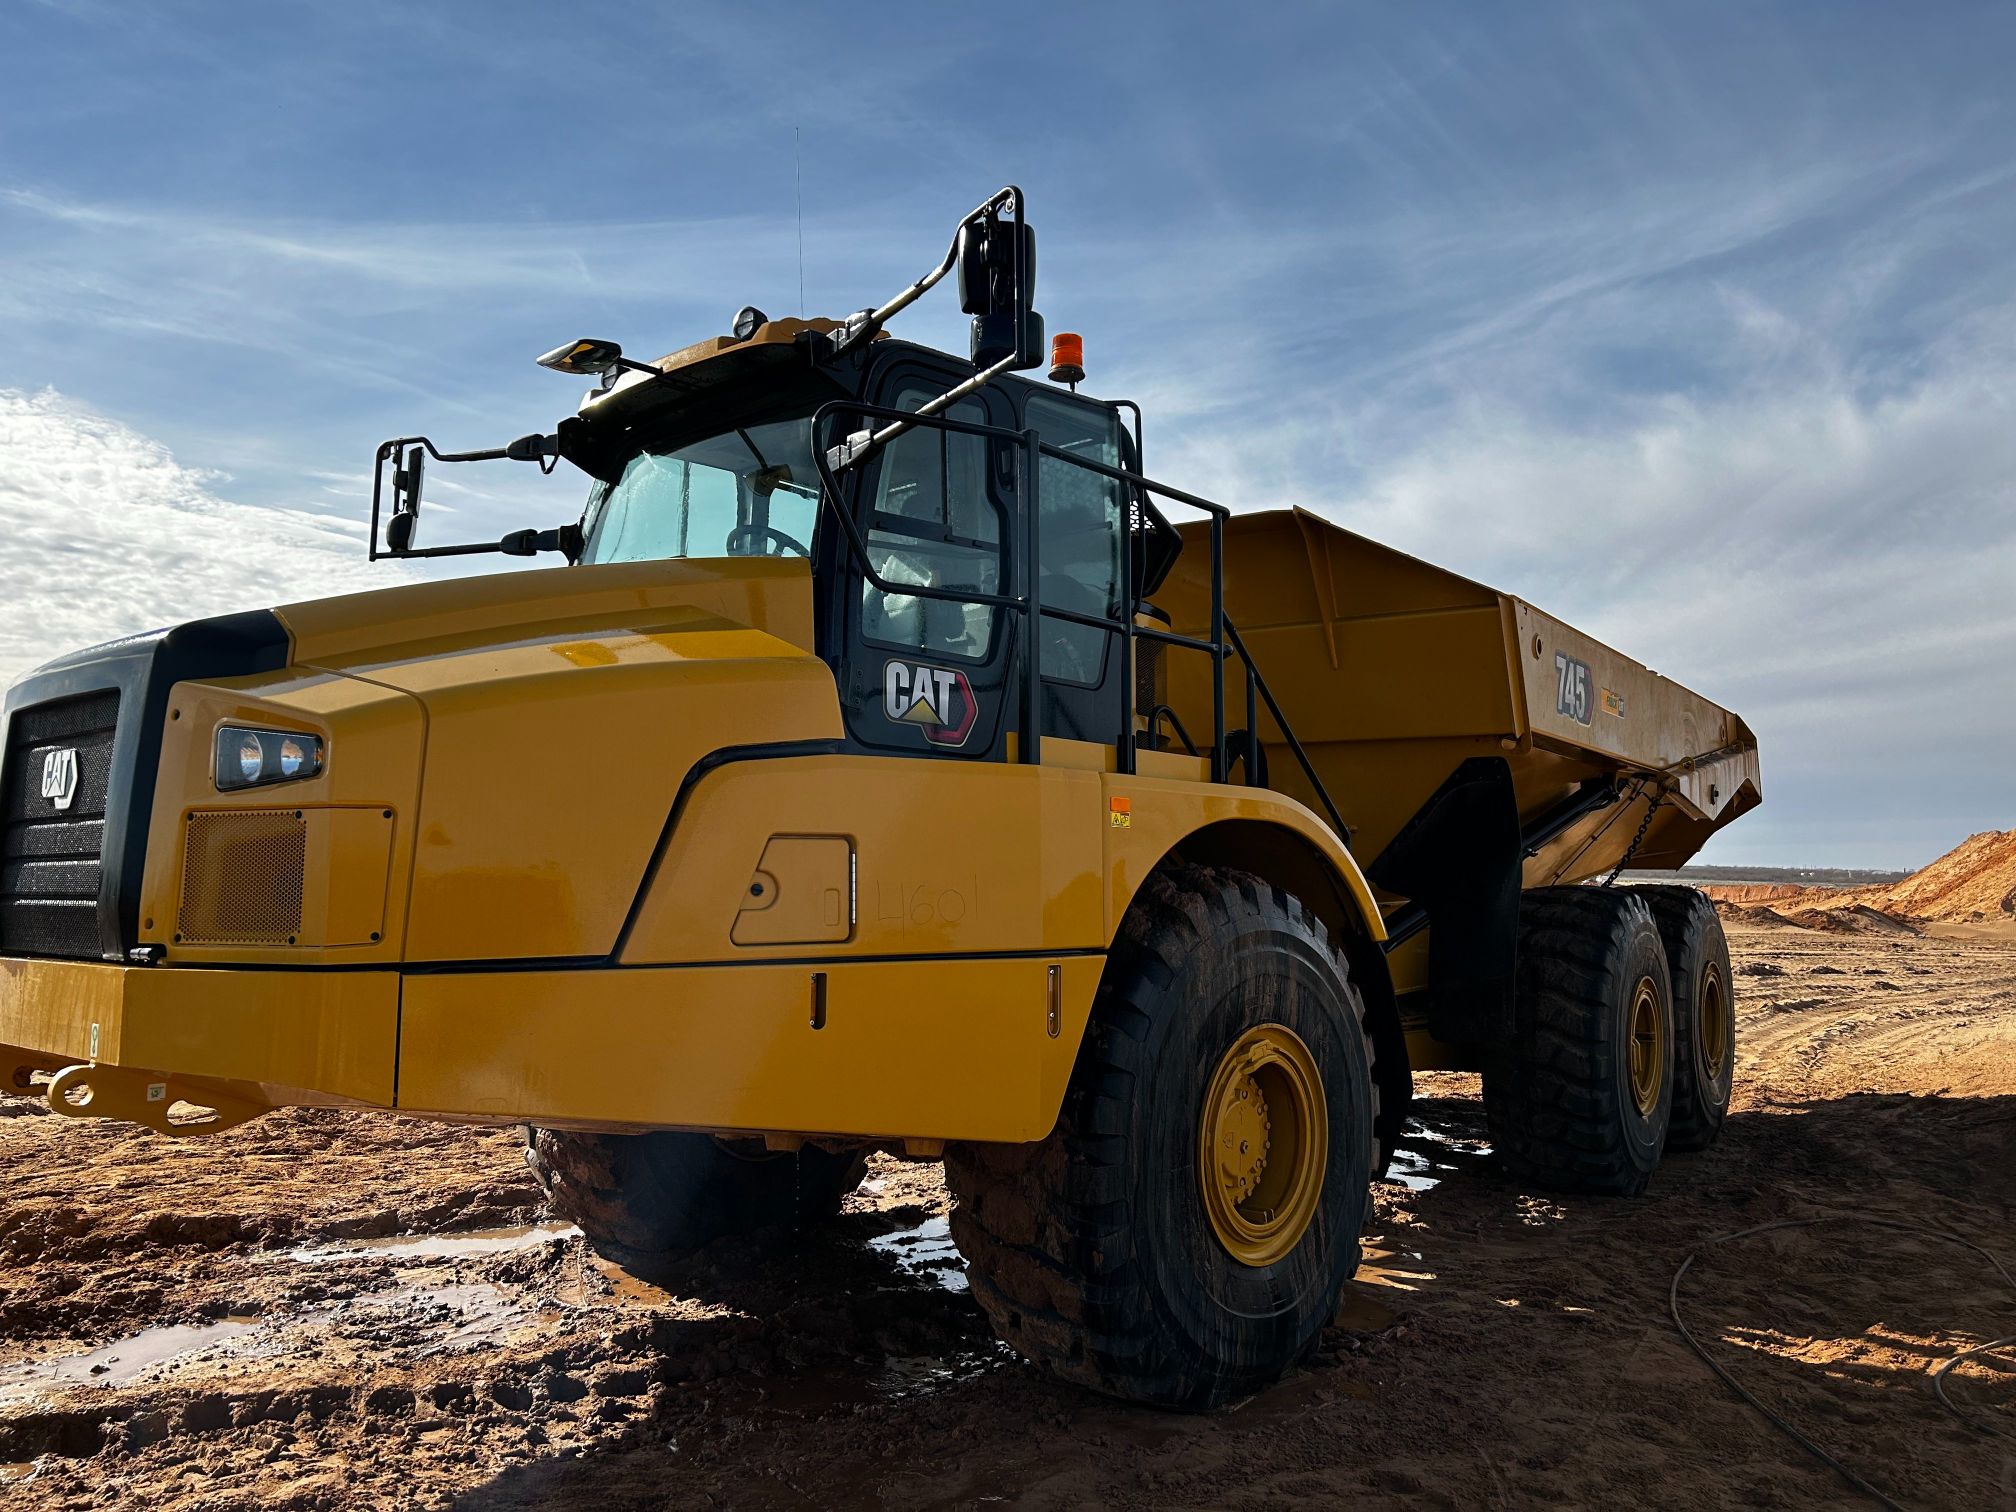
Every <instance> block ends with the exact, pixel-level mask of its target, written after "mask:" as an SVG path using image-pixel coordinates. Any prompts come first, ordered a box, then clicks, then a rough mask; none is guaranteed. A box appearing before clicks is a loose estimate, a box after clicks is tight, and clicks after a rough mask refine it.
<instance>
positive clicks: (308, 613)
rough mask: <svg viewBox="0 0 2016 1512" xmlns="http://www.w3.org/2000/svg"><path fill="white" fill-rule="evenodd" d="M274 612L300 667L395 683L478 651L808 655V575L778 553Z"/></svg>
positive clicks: (803, 566)
mask: <svg viewBox="0 0 2016 1512" xmlns="http://www.w3.org/2000/svg"><path fill="white" fill-rule="evenodd" d="M274 612H275V614H276V615H277V616H278V617H279V620H280V622H281V623H282V624H283V625H284V626H285V627H286V629H287V633H288V635H289V636H290V637H291V639H292V642H293V653H292V660H293V662H294V664H295V665H297V666H307V667H319V668H326V669H328V670H331V671H339V670H340V671H345V672H350V673H354V674H359V675H369V676H371V677H373V679H374V680H378V681H385V682H389V683H391V684H392V685H394V686H403V685H404V680H403V679H402V678H401V677H400V676H399V675H398V674H397V671H396V669H397V668H399V667H401V666H407V665H411V664H415V663H421V662H429V663H433V662H440V661H442V660H444V659H445V660H448V661H464V660H466V659H467V658H469V657H470V656H471V655H472V654H478V661H479V662H481V661H483V660H484V659H483V658H482V657H481V656H480V653H482V652H485V651H494V652H497V653H500V654H502V653H506V652H509V651H512V650H514V649H517V648H531V647H536V646H545V647H550V648H552V649H553V650H554V651H555V652H557V653H558V654H560V655H561V656H563V657H564V656H565V655H566V654H567V653H566V647H567V646H568V645H569V644H572V643H579V648H580V649H579V654H580V655H583V656H586V657H589V658H593V659H596V660H597V661H598V663H606V662H608V661H610V660H613V659H614V658H615V657H617V656H619V655H621V654H623V649H624V648H625V647H628V648H630V649H632V650H634V651H636V652H638V653H640V654H644V655H647V656H648V655H651V654H652V652H653V649H654V648H655V651H656V652H657V653H659V654H670V655H673V656H675V657H677V658H678V659H682V660H683V659H691V658H695V657H698V658H709V659H711V658H744V657H751V656H756V657H770V656H785V657H789V656H794V655H795V656H803V657H809V656H811V655H812V575H811V570H810V567H809V565H808V564H807V563H805V562H803V561H798V560H793V559H783V560H780V559H777V558H771V557H730V558H721V559H716V560H707V561H663V562H623V563H613V564H610V565H606V566H596V567H566V568H552V569H546V570H534V571H524V572H507V573H496V574H492V575H487V576H482V577H469V578H456V579H451V580H449V581H446V582H434V583H412V584H407V585H404V586H401V587H397V588H384V589H379V590H377V591H374V592H370V593H352V594H345V595H343V596H341V597H339V598H326V599H311V600H308V601H306V602H303V603H298V604H286V605H283V606H281V607H280V608H279V609H277V610H275V611H274ZM640 642H641V644H638V643H640ZM591 645H593V646H595V647H598V648H599V649H598V650H589V649H588V647H589V646H591ZM492 670H494V664H492ZM427 680H428V681H433V680H434V679H433V678H432V677H429V678H428V679H427Z"/></svg>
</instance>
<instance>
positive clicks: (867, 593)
mask: <svg viewBox="0 0 2016 1512" xmlns="http://www.w3.org/2000/svg"><path fill="white" fill-rule="evenodd" d="M937 393H938V390H937V389H936V388H933V387H931V386H930V385H928V384H926V383H924V382H922V381H921V380H920V381H918V382H916V383H908V384H905V385H904V386H903V387H902V388H901V389H900V390H898V392H897V395H896V399H895V405H894V407H895V408H897V409H906V410H914V409H916V408H918V407H919V406H920V405H922V404H923V403H924V402H925V401H926V400H927V399H931V398H934V397H936V395H937ZM946 414H947V417H948V418H950V419H953V420H965V421H968V422H970V423H972V424H975V425H985V424H986V423H987V408H986V406H985V405H984V404H982V403H980V402H979V401H977V400H972V399H968V400H962V401H961V402H960V403H958V404H955V405H953V406H952V408H951V409H949V410H948V411H946ZM987 446H988V442H987V439H986V438H985V437H984V436H967V435H958V434H955V433H953V432H950V431H943V430H938V429H935V428H933V427H929V426H920V427H919V428H918V429H916V430H913V431H909V432H906V433H905V434H904V435H901V436H899V437H897V438H896V440H895V441H893V442H891V443H890V444H889V445H888V446H887V447H886V448H884V450H883V453H882V464H881V468H880V471H879V473H878V474H877V479H876V485H875V499H874V514H873V515H872V516H871V518H870V519H869V521H868V560H869V562H870V563H871V564H872V565H873V566H874V568H875V571H876V572H877V573H879V574H880V575H881V576H882V577H883V578H884V579H886V580H887V581H889V582H892V583H916V584H919V585H922V586H925V587H931V588H940V589H950V590H958V589H972V590H976V591H978V592H981V593H999V592H1001V586H1000V583H1001V520H1000V516H999V514H998V512H997V511H996V508H995V505H994V501H993V499H992V497H991V496H990V495H989V493H988V489H987ZM994 622H995V615H994V611H993V610H992V609H990V608H988V607H987V606H986V605H984V604H951V603H945V602H943V601H942V600H938V599H927V598H918V597H915V596H914V595H911V594H907V593H885V592H883V591H882V590H881V589H880V588H877V587H876V586H875V585H874V584H873V583H869V582H863V583H862V585H861V633H862V635H863V636H864V637H865V638H866V639H868V640H872V641H879V642H881V643H882V644H884V645H890V646H902V647H906V648H908V649H911V650H915V651H919V652H922V653H924V654H925V655H927V656H934V657H955V658H959V659H961V660H966V661H981V660H984V659H985V658H986V656H987V654H988V651H989V650H990V649H991V643H992V640H993V627H994Z"/></svg>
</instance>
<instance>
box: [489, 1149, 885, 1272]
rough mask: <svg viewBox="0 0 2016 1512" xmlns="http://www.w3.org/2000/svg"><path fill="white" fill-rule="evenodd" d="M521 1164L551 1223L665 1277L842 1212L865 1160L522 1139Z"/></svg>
mask: <svg viewBox="0 0 2016 1512" xmlns="http://www.w3.org/2000/svg"><path fill="white" fill-rule="evenodd" d="M525 1163H526V1164H527V1165H528V1166H530V1167H531V1168H532V1172H533V1174H534V1175H535V1176H537V1177H538V1178H539V1185H540V1186H541V1187H542V1188H544V1190H545V1192H546V1203H547V1207H548V1208H549V1209H550V1210H551V1212H552V1213H553V1216H554V1217H556V1218H564V1219H567V1220H568V1221H569V1222H571V1223H575V1224H577V1225H579V1226H580V1229H581V1232H582V1233H583V1234H584V1235H586V1236H587V1239H588V1242H589V1244H590V1245H592V1246H593V1247H594V1249H595V1251H596V1253H597V1254H600V1255H605V1256H607V1257H608V1258H609V1259H611V1260H614V1261H615V1262H616V1263H617V1264H618V1265H621V1266H622V1267H623V1268H624V1269H625V1270H628V1271H630V1272H631V1273H632V1274H634V1275H638V1276H644V1277H650V1276H652V1275H655V1274H660V1273H662V1272H664V1271H665V1270H666V1269H667V1268H668V1267H670V1266H671V1265H672V1264H673V1263H674V1262H675V1261H677V1260H678V1259H680V1258H681V1257H682V1256H685V1255H688V1254H690V1253H692V1252H693V1251H694V1250H696V1249H699V1248H700V1247H701V1246H702V1245H705V1244H708V1243H710V1242H712V1241H713V1240H715V1239H720V1238H723V1237H726V1236H728V1235H731V1234H748V1233H753V1232H755V1231H756V1230H758V1229H764V1228H809V1227H811V1226H812V1225H814V1224H818V1223H823V1222H826V1221H828V1220H830V1219H832V1218H834V1217H835V1216H837V1215H838V1214H839V1212H840V1202H841V1199H842V1198H844V1197H845V1196H846V1195H847V1194H848V1193H849V1192H851V1191H853V1190H854V1188H855V1187H857V1186H859V1185H860V1184H861V1177H862V1175H863V1174H864V1173H865V1172H866V1170H867V1155H866V1154H865V1153H864V1152H863V1151H860V1150H841V1151H837V1152H836V1151H829V1150H821V1149H817V1148H814V1147H813V1146H811V1145H807V1146H805V1147H804V1148H803V1149H800V1150H796V1151H792V1152H788V1153H785V1152H771V1151H765V1150H763V1149H762V1148H761V1145H760V1143H758V1142H756V1141H737V1142H736V1143H734V1144H732V1145H731V1144H725V1143H723V1142H722V1141H720V1140H717V1139H714V1138H713V1137H711V1136H709V1135H706V1134H679V1133H671V1132H661V1133H654V1134H575V1133H570V1132H567V1131H565V1130H561V1129H534V1128H528V1129H527V1130H526V1131H525Z"/></svg>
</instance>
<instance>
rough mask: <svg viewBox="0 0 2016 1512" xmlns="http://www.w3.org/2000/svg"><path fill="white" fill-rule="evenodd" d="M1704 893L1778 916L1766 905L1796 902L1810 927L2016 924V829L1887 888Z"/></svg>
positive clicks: (1974, 839) (1970, 844) (1979, 840)
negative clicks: (1911, 922) (1918, 922)
mask: <svg viewBox="0 0 2016 1512" xmlns="http://www.w3.org/2000/svg"><path fill="white" fill-rule="evenodd" d="M1702 891H1704V892H1705V893H1707V894H1708V896H1709V897H1710V898H1712V899H1714V900H1715V901H1716V903H1717V904H1719V905H1723V906H1731V905H1733V906H1734V907H1736V908H1738V909H1741V910H1742V911H1743V912H1744V914H1745V915H1746V916H1747V917H1750V918H1757V917H1760V916H1762V915H1767V914H1772V915H1774V916H1775V912H1774V910H1773V909H1771V908H1768V907H1765V906H1764V905H1766V904H1778V905H1784V904H1794V905H1796V907H1793V908H1792V909H1790V910H1789V911H1788V912H1789V919H1790V922H1792V923H1795V924H1800V925H1803V926H1805V927H1806V928H1808V929H1831V930H1836V931H1843V930H1854V931H1858V932H1869V931H1877V932H1883V931H1895V930H1899V929H1908V928H1909V927H1910V926H1909V924H1908V923H1906V922H1904V921H1908V920H1925V921H1929V922H1933V923H1940V924H1996V923H2000V924H2009V923H2016V830H1984V831H1983V832H1982V833H1981V834H1978V835H1970V836H1968V837H1967V839H1965V840H1963V841H1962V842H1961V843H1960V844H1958V845H1956V846H1954V847H1953V849H1952V850H1950V851H1948V852H1947V853H1946V854H1945V855H1943V856H1941V857H1940V858H1939V859H1938V860H1937V861H1934V862H1933V863H1932V864H1931V865H1930V866H1927V867H1924V868H1922V869H1921V870H1919V871H1915V872H1913V873H1912V874H1911V875H1910V876H1908V877H1906V878H1905V879H1904V880H1903V881H1902V882H1891V883H1886V884H1884V885H1883V886H1880V887H1847V888H1830V887H1791V886H1727V887H1706V888H1703V889H1702Z"/></svg>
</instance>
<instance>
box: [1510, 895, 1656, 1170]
mask: <svg viewBox="0 0 2016 1512" xmlns="http://www.w3.org/2000/svg"><path fill="white" fill-rule="evenodd" d="M1671 994H1672V987H1671V980H1670V976H1669V973H1668V971H1667V966H1666V951H1665V947H1664V946H1663V945H1662V944H1661V942H1660V939H1659V930H1658V927H1657V926H1656V925H1655V924H1654V923H1653V921H1652V912H1651V910H1650V909H1649V908H1648V907H1647V906H1646V902H1645V900H1644V899H1643V898H1641V897H1639V896H1637V894H1636V893H1635V892H1634V891H1631V890H1628V889H1623V890H1620V889H1611V888H1602V887H1547V888H1535V889H1533V890H1532V891H1530V892H1528V893H1526V894H1525V896H1524V897H1523V898H1522V899H1521V900H1520V909H1519V969H1518V978H1517V991H1516V1003H1515V1012H1514V1031H1513V1041H1512V1044H1511V1045H1510V1046H1509V1047H1508V1048H1507V1049H1506V1050H1505V1051H1503V1052H1501V1053H1500V1054H1499V1055H1498V1056H1497V1057H1495V1058H1494V1059H1493V1061H1492V1062H1491V1063H1490V1064H1489V1065H1488V1066H1487V1067H1486V1069H1485V1072H1484V1112H1485V1116H1486V1119H1487V1121H1488V1123H1489V1125H1490V1129H1491V1143H1492V1145H1493V1146H1494V1147H1495V1148H1496V1150H1497V1152H1498V1157H1499V1159H1500V1160H1501V1161H1502V1162H1503V1163H1504V1165H1505V1167H1506V1168H1507V1169H1508V1170H1509V1171H1511V1173H1512V1174H1513V1175H1514V1176H1515V1177H1517V1178H1519V1179H1520V1180H1522V1181H1530V1182H1533V1183H1534V1184H1536V1185H1539V1186H1543V1187H1549V1188H1552V1189H1554V1190H1556V1191H1564V1192H1600V1193H1610V1194H1615V1195H1623V1196H1629V1195H1635V1194H1637V1193H1639V1192H1642V1191H1643V1190H1644V1189H1645V1183H1646V1182H1647V1181H1648V1180H1650V1179H1651V1175H1652V1172H1653V1171H1654V1169H1656V1168H1657V1166H1658V1164H1659V1160H1660V1157H1661V1155H1663V1154H1664V1152H1665V1148H1666V1132H1667V1125H1668V1122H1669V1120H1670V1118H1671V1115H1672V1109H1673V1061H1674V1044H1675V1038H1674V1033H1673V1014H1672V999H1671Z"/></svg>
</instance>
